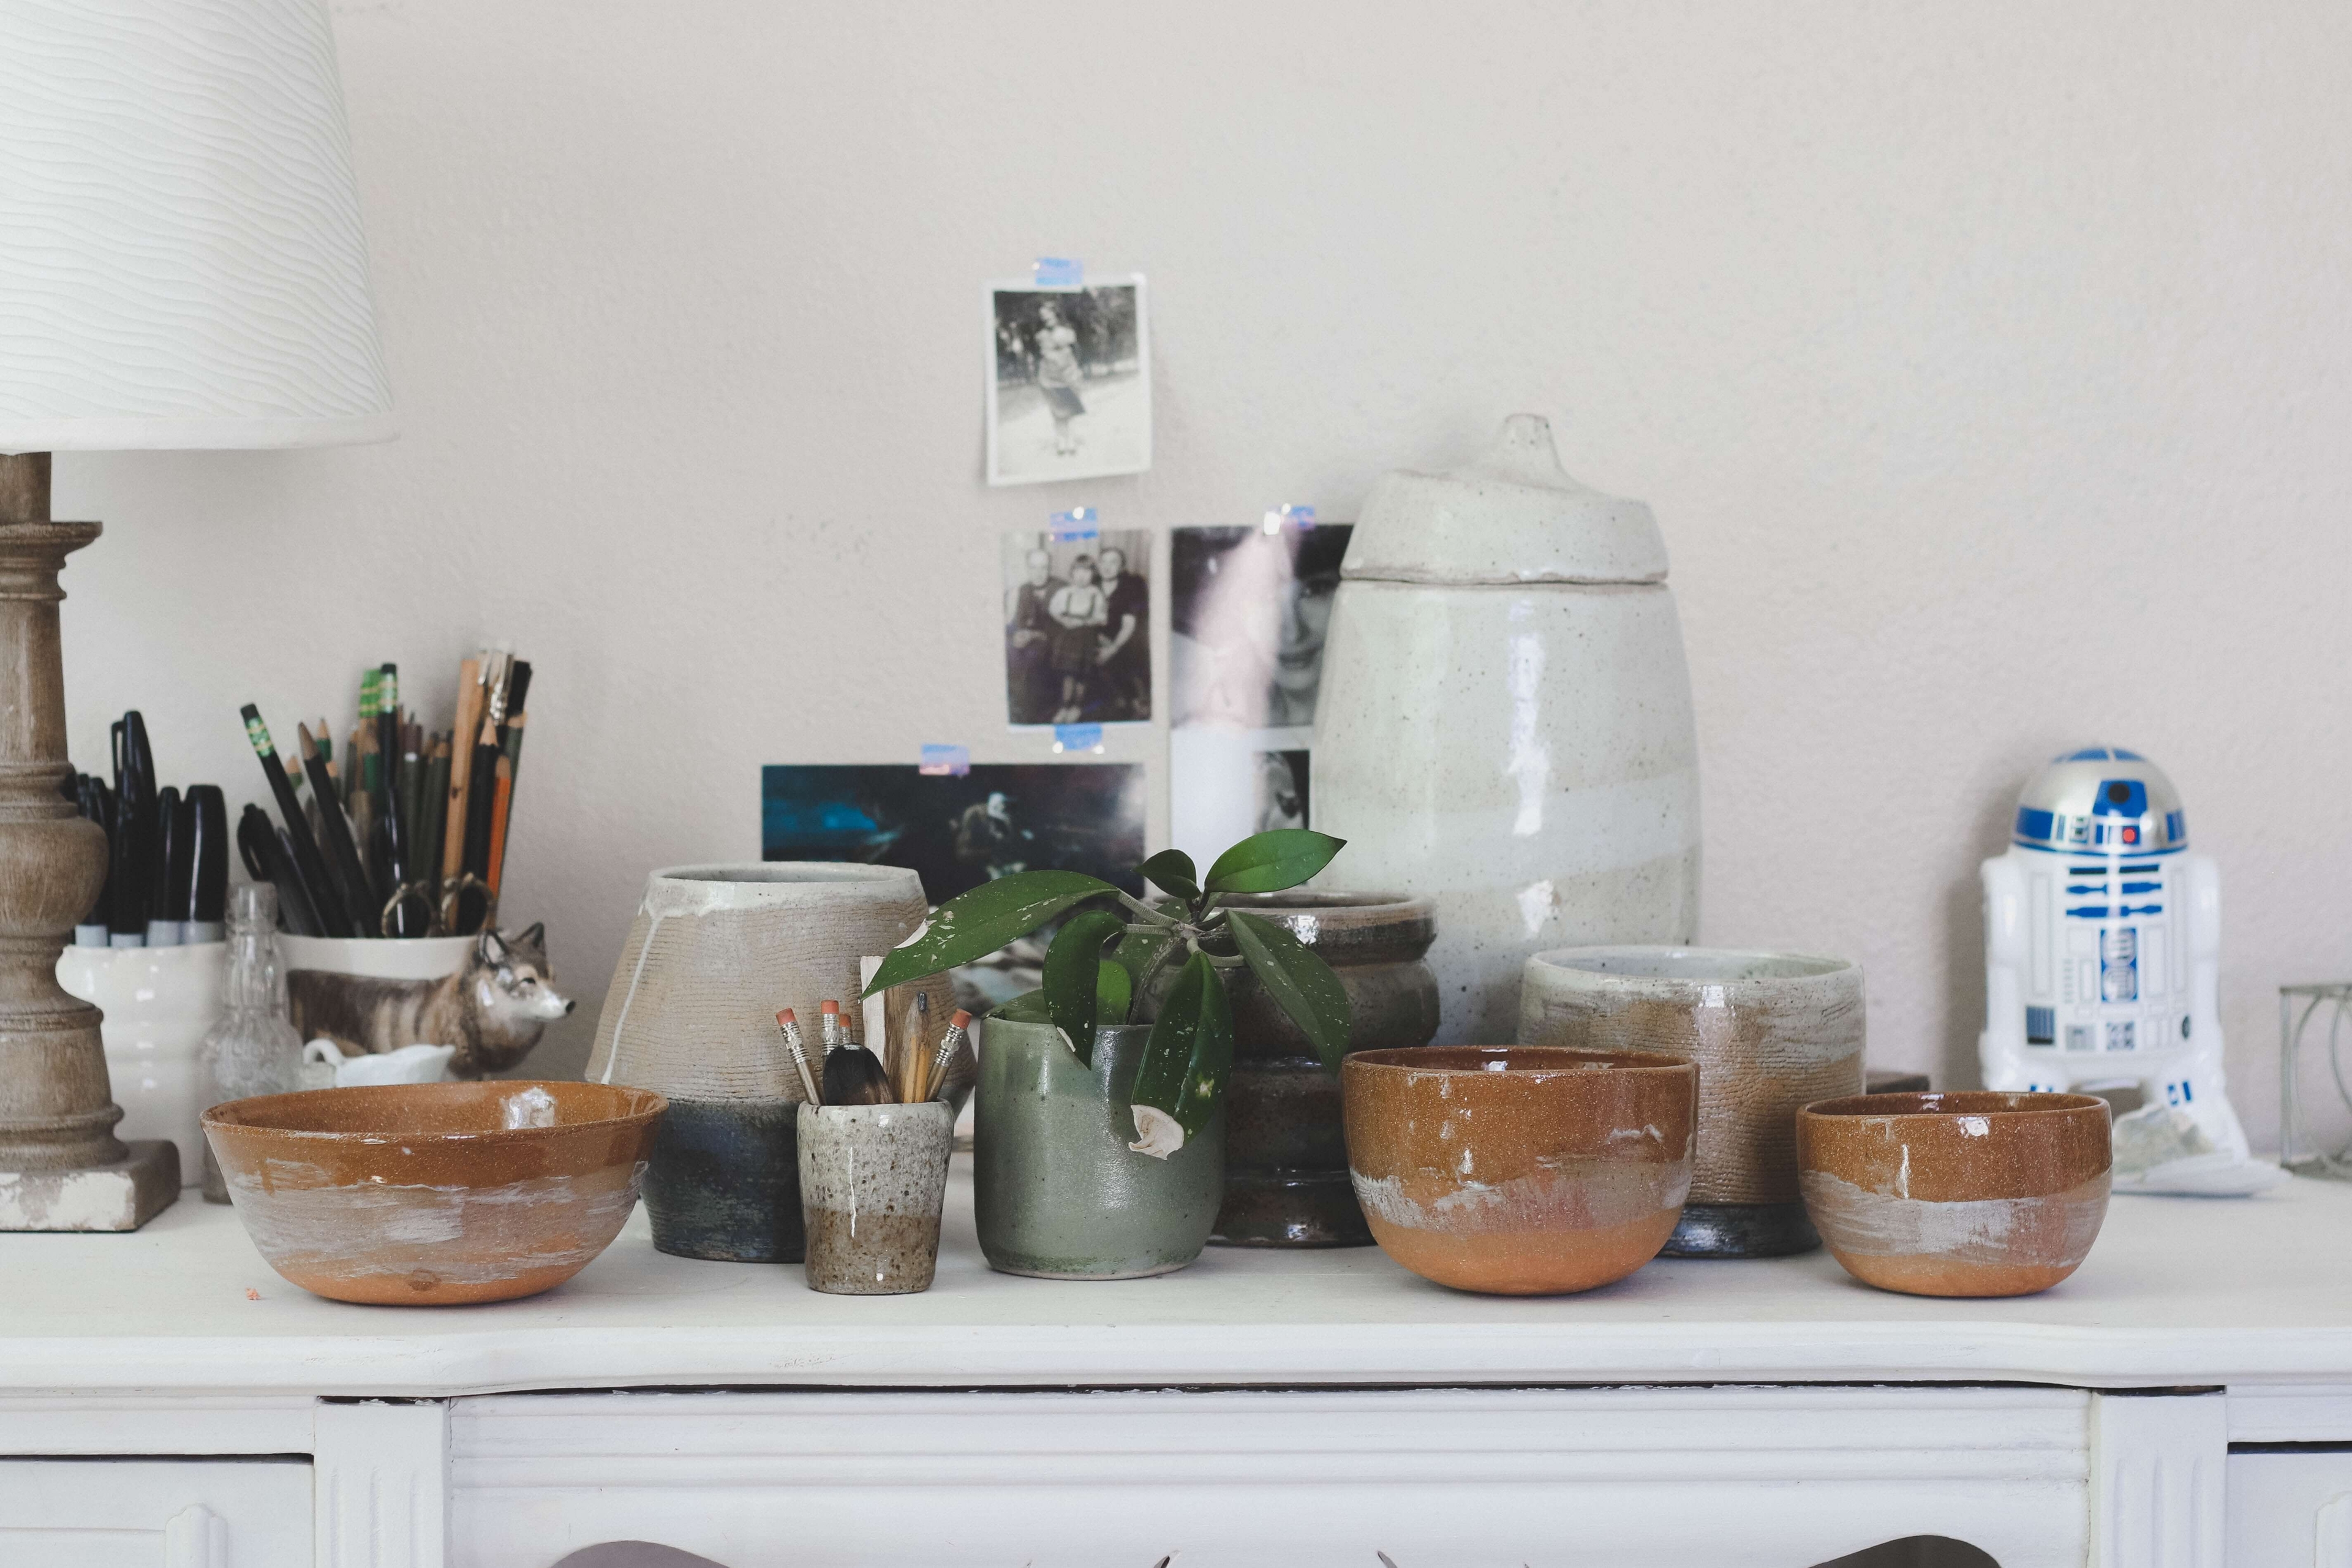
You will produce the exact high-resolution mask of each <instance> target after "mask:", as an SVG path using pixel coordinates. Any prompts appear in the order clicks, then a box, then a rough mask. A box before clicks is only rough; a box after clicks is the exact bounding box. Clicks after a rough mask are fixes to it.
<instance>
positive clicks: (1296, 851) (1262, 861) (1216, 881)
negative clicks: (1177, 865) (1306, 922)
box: [1202, 827, 1348, 893]
mask: <svg viewBox="0 0 2352 1568" xmlns="http://www.w3.org/2000/svg"><path fill="white" fill-rule="evenodd" d="M1347 842H1348V841H1347V840H1346V839H1344V838H1334V837H1331V836H1330V835H1329V834H1328V833H1317V832H1315V831H1314V830H1313V829H1311V828H1306V827H1277V828H1276V829H1275V830H1274V831H1273V832H1271V833H1255V834H1252V835H1251V836H1250V837H1247V838H1244V839H1243V840H1242V841H1241V842H1240V843H1239V844H1236V845H1234V847H1232V848H1231V849H1228V850H1226V851H1225V852H1224V853H1223V854H1222V855H1220V856H1218V857H1217V863H1216V864H1215V865H1213V866H1212V867H1210V868H1209V879H1208V880H1207V881H1206V882H1203V883H1202V887H1204V888H1206V889H1208V890H1209V891H1210V892H1213V893H1278V892H1280V891H1282V890H1283V889H1285V888H1295V887H1297V886H1298V884H1299V883H1301V882H1304V881H1305V880H1307V878H1309V877H1312V876H1313V875H1315V873H1316V872H1318V871H1320V870H1321V869H1323V868H1324V867H1326V866H1328V865H1329V864H1330V863H1331V857H1332V856H1334V855H1337V854H1338V853H1339V851H1340V850H1341V849H1342V848H1344V847H1346V845H1347Z"/></svg>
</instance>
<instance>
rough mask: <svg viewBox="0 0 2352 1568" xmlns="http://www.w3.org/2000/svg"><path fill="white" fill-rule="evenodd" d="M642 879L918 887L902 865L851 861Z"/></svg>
mask: <svg viewBox="0 0 2352 1568" xmlns="http://www.w3.org/2000/svg"><path fill="white" fill-rule="evenodd" d="M656 882H678V883H687V884H692V883H698V882H716V883H719V884H720V885H722V886H726V887H763V888H773V889H787V888H822V887H840V886H842V885H844V884H856V883H863V884H866V885H868V886H877V887H878V886H882V885H884V884H887V883H894V882H895V883H905V882H913V883H915V884H916V885H917V886H918V887H919V886H920V885H921V878H920V877H919V876H918V875H917V874H916V873H915V872H913V871H911V870H908V868H905V867H903V866H867V865H864V864H861V863H859V862H857V861H851V860H714V861H710V862H709V863H707V864H702V865H694V866H663V867H659V868H656V869H655V870H653V871H651V872H649V873H647V875H646V884H647V885H648V886H651V885H652V884H654V883H656Z"/></svg>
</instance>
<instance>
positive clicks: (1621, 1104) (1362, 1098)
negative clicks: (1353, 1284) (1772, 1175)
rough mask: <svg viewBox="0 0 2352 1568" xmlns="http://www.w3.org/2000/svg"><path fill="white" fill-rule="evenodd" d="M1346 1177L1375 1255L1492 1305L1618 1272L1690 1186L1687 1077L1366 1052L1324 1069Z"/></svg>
mask: <svg viewBox="0 0 2352 1568" xmlns="http://www.w3.org/2000/svg"><path fill="white" fill-rule="evenodd" d="M1339 1076H1340V1080H1341V1084H1342V1086H1343V1088H1344V1090H1345V1093H1346V1097H1347V1115H1348V1170H1349V1175H1350V1176H1351V1177H1352V1178H1353V1180H1354V1182H1355V1184H1356V1195H1357V1197H1359V1198H1360V1199H1361V1200H1362V1201H1363V1205H1364V1215H1365V1217H1366V1218H1367V1219H1369V1220H1370V1222H1371V1227H1372V1235H1373V1237H1375V1238H1376V1239H1377V1240H1378V1241H1379V1242H1380V1244H1381V1250H1383V1251H1385V1252H1386V1253H1387V1254H1388V1255H1389V1256H1390V1257H1391V1258H1395V1259H1396V1260H1397V1261H1398V1262H1399V1263H1402V1265H1404V1266H1405V1267H1406V1268H1410V1269H1412V1271H1413V1272H1414V1273H1415V1274H1419V1275H1421V1276H1423V1278H1425V1279H1434V1280H1435V1281H1437V1282H1438V1283H1439V1284H1441V1285H1451V1286H1453V1287H1454V1288H1455V1289H1461V1290H1477V1291H1482V1292H1485V1293H1487V1294H1490V1295H1501V1296H1550V1295H1561V1294H1565V1293H1567V1292H1570V1291H1575V1290H1590V1289H1593V1288H1594V1287H1595V1286H1599V1285H1606V1284H1609V1283H1610V1282H1612V1280H1617V1279H1623V1278H1625V1276H1627V1275H1628V1274H1631V1273H1633V1271H1634V1270H1635V1269H1637V1268H1641V1267H1642V1265H1643V1264H1644V1263H1647V1262H1648V1261H1650V1259H1651V1258H1654V1257H1656V1256H1657V1255H1658V1249H1659V1248H1660V1247H1663V1246H1664V1245H1665V1241H1666V1237H1668V1236H1670V1235H1672V1234H1673V1232H1674V1228H1675V1219H1676V1218H1677V1217H1678V1216H1679V1215H1681V1213H1682V1206H1683V1195H1684V1194H1685V1192H1687V1191H1688V1190H1689V1187H1690V1176H1691V1135H1692V1131H1693V1128H1694V1126H1695V1125H1696V1118H1697V1113H1698V1069H1697V1068H1695V1067H1692V1066H1691V1065H1690V1064H1689V1063H1687V1062H1676V1061H1670V1060H1668V1059H1667V1058H1664V1057H1651V1056H1636V1055H1628V1054H1622V1053H1608V1052H1600V1051H1570V1050H1562V1049H1560V1048H1559V1047H1547V1046H1436V1047H1424V1048H1423V1049H1420V1050H1404V1051H1365V1052H1362V1053H1360V1054H1358V1055H1355V1056H1351V1057H1349V1058H1348V1060H1347V1063H1346V1065H1345V1066H1343V1067H1342V1068H1340V1071H1339Z"/></svg>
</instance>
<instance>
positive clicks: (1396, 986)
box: [1211, 889, 1437, 1247]
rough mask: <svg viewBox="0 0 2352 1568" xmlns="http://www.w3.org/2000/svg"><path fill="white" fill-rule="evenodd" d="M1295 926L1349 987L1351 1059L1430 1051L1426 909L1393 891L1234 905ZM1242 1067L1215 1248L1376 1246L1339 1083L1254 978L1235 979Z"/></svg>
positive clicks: (1276, 896)
mask: <svg viewBox="0 0 2352 1568" xmlns="http://www.w3.org/2000/svg"><path fill="white" fill-rule="evenodd" d="M1229 901H1230V902H1231V903H1232V905H1233V907H1234V908H1236V909H1245V910H1250V911H1251V912H1252V913H1255V914H1260V915H1263V916H1265V918H1266V919H1268V920H1271V921H1276V922H1277V923H1279V924H1281V925H1283V926H1286V927H1287V928H1288V930H1289V931H1290V934H1291V935H1293V936H1295V937H1297V939H1298V940H1299V942H1301V943H1302V944H1304V945H1306V946H1307V947H1311V948H1313V949H1314V950H1315V952H1316V953H1317V954H1318V956H1319V957H1321V958H1322V960H1323V962H1324V963H1328V964H1329V965H1330V966H1331V972H1332V973H1334V974H1336V975H1338V976H1339V984H1341V985H1342V986H1343V987H1345V988H1346V990H1347V993H1348V1004H1349V1013H1350V1023H1349V1034H1348V1048H1349V1050H1351V1051H1357V1050H1376V1049H1381V1048H1385V1047H1407V1046H1421V1045H1426V1044H1427V1043H1428V1042H1429V1038H1430V1037H1431V1036H1432V1035H1433V1034H1435V1033H1436V1032H1437V979H1436V976H1435V975H1433V973H1431V972H1430V968H1429V965H1428V964H1427V963H1425V962H1423V954H1424V953H1426V952H1428V951H1429V944H1430V941H1431V939H1432V938H1433V936H1434V935H1435V934H1436V924H1435V921H1434V918H1433V910H1432V908H1431V905H1430V902H1429V900H1426V899H1407V898H1404V897H1402V896H1401V895H1398V894H1393V893H1344V892H1328V893H1326V892H1312V891H1307V890H1304V889H1297V890H1293V891H1290V892H1285V893H1259V894H1247V895H1243V896H1241V897H1237V898H1234V899H1233V900H1229ZM1225 984H1226V985H1227V987H1228V988H1229V989H1230V991H1231V993H1232V996H1233V1006H1234V1069H1233V1074H1232V1076H1231V1077H1230V1078H1229V1079H1227V1080H1226V1083H1225V1195H1224V1203H1223V1207H1221V1208H1220V1209H1219V1210H1218V1212H1217V1229H1216V1234H1215V1235H1214V1236H1213V1237H1212V1238H1211V1239H1212V1240H1214V1241H1217V1242H1221V1243H1224V1244H1227V1245H1232V1246H1242V1247H1370V1245H1371V1244H1372V1233H1371V1231H1370V1229H1368V1228H1367V1227H1366V1226H1365V1224H1364V1215H1363V1211H1362V1209H1361V1208H1360V1207H1359V1206H1358V1205H1357V1201H1356V1195H1355V1193H1354V1192H1353V1190H1352V1189H1351V1188H1350V1187H1349V1182H1348V1144H1347V1139H1346V1136H1345V1134H1344V1133H1343V1132H1342V1131H1341V1130H1340V1110H1339V1079H1337V1078H1335V1077H1333V1076H1332V1075H1331V1074H1330V1073H1328V1072H1326V1071H1324V1070H1323V1063H1322V1059H1321V1058H1319V1057H1318V1055H1317V1054H1316V1051H1315V1047H1314V1046H1313V1045H1312V1044H1311V1043H1310V1042H1309V1041H1308V1040H1307V1037H1306V1036H1305V1035H1303V1034H1302V1033H1300V1032H1299V1028H1298V1026H1297V1024H1296V1023H1294V1022H1292V1020H1291V1017H1290V1016H1289V1015H1288V1014H1287V1013H1285V1012H1284V1011H1283V1010H1282V1009H1281V1007H1280V1006H1278V1005H1276V1003H1275V1001H1274V999H1273V998H1272V997H1271V996H1269V995H1267V994H1266V992H1265V987H1264V986H1263V985H1261V984H1258V982H1257V978H1256V976H1255V975H1254V974H1252V973H1250V972H1249V971H1248V970H1246V969H1236V970H1230V971H1228V972H1227V973H1226V976H1225Z"/></svg>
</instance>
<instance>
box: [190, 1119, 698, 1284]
mask: <svg viewBox="0 0 2352 1568" xmlns="http://www.w3.org/2000/svg"><path fill="white" fill-rule="evenodd" d="M665 1103H666V1102H665V1101H664V1100H663V1099H662V1097H661V1096H660V1095H658V1094H655V1093H653V1092H652V1091H650V1090H647V1089H613V1088H607V1087H605V1086H604V1085H603V1084H591V1083H526V1082H483V1083H404V1084H382V1085H376V1086H372V1087H368V1088H361V1089H310V1090H306V1091H304V1092H302V1093H299V1094H271V1095H263V1096H260V1097H258V1098H257V1099H253V1100H230V1101H228V1102H227V1103H226V1104H223V1105H215V1106H214V1107H213V1108H212V1109H211V1110H208V1111H206V1112H205V1138H206V1139H208V1140H209V1141H210V1142H211V1144H212V1149H213V1155H214V1158H215V1159H216V1160H217V1161H219V1163H220V1168H221V1172H222V1173H223V1175H224V1176H226V1179H227V1182H228V1190H229V1201H230V1202H231V1203H233V1204H235V1205H236V1215H237V1218H238V1219H239V1220H240V1221H242V1222H243V1223H244V1225H245V1229H246V1234H247V1235H248V1236H250V1237H252V1238H253V1244H254V1246H255V1247H258V1248H259V1249H260V1252H261V1255H262V1257H264V1258H267V1259H268V1261H269V1266H270V1267H271V1268H275V1269H277V1270H278V1273H280V1274H282V1275H284V1276H285V1277H286V1278H287V1279H290V1280H292V1281H293V1282H294V1283H295V1284H297V1285H299V1286H300V1287H302V1289H305V1290H308V1291H310V1292H311V1293H312V1294H314V1295H319V1296H326V1297H330V1298H331V1299H333V1300H338V1301H364V1302H370V1303H374V1304H378V1305H385V1306H446V1305H452V1304H457V1303H461V1302H468V1301H505V1300H512V1299H514V1298H515V1297H518V1296H532V1295H536V1294H538V1293H539V1292H540V1291H541V1290H545V1289H549V1288H550V1287H551V1286H556V1285H560V1284H562V1282H563V1281H565V1280H566V1279H571V1278H572V1276H573V1275H574V1274H577V1273H579V1272H580V1270H581V1269H583V1268H586V1267H587V1266H588V1264H589V1262H590V1260H591V1259H593V1258H594V1257H595V1256H596V1255H597V1254H598V1253H600V1252H602V1251H604V1248H605V1247H607V1246H609V1245H610V1244H611V1242H612V1240H613V1237H615V1236H617V1235H619V1234H620V1230H621V1226H622V1223H623V1222H624V1221H625V1220H626V1219H627V1218H628V1217H629V1211H630V1209H631V1208H633V1207H635V1205H636V1201H637V1181H638V1177H639V1175H640V1173H642V1171H643V1170H644V1166H645V1160H646V1152H647V1150H648V1149H649V1148H650V1146H651V1144H652V1142H653V1130H654V1122H655V1120H656V1118H657V1117H659V1116H660V1115H661V1113H662V1110H663V1108H664V1105H665Z"/></svg>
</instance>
